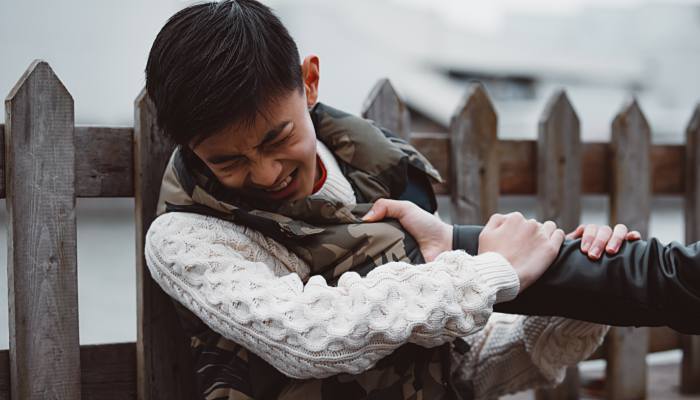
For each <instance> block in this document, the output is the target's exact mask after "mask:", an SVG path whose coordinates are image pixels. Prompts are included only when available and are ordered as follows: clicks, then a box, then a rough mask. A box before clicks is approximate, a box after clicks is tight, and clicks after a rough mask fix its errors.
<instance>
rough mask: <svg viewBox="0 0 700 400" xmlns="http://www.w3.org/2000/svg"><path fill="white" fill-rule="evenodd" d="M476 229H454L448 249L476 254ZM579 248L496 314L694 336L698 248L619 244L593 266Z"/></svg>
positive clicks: (699, 286)
mask: <svg viewBox="0 0 700 400" xmlns="http://www.w3.org/2000/svg"><path fill="white" fill-rule="evenodd" d="M481 230H482V227H479V226H466V225H455V227H454V231H453V232H454V236H453V238H454V241H453V247H454V248H461V249H464V250H466V251H467V252H468V253H470V254H478V251H479V235H480V233H481ZM580 247H581V245H580V239H577V240H567V241H565V242H564V245H563V246H562V248H561V250H560V252H559V254H558V256H557V258H556V259H555V261H554V262H553V263H552V265H551V266H550V268H549V269H547V271H546V272H545V273H544V274H543V275H542V277H541V278H540V280H539V281H537V282H536V283H535V284H533V285H532V286H531V287H530V288H529V289H528V290H526V291H524V292H523V293H521V294H520V295H519V296H518V297H517V298H516V299H515V300H513V301H510V302H507V303H504V304H499V305H497V306H496V308H495V309H496V311H499V312H506V313H515V314H527V315H558V316H563V317H568V318H575V319H581V320H586V321H591V322H598V323H605V324H610V325H617V326H662V325H666V326H669V327H671V328H673V329H675V330H677V331H679V332H683V333H691V334H698V333H700V243H693V244H690V245H687V246H683V245H681V244H679V243H677V242H673V243H670V244H666V245H664V244H663V243H661V242H659V240H657V239H653V238H652V239H650V240H649V241H635V242H623V243H622V245H621V246H620V249H619V252H618V253H617V254H614V255H610V254H603V256H602V257H601V259H600V260H598V261H592V260H590V259H589V258H588V257H587V256H586V255H585V254H583V253H582V252H581V251H580Z"/></svg>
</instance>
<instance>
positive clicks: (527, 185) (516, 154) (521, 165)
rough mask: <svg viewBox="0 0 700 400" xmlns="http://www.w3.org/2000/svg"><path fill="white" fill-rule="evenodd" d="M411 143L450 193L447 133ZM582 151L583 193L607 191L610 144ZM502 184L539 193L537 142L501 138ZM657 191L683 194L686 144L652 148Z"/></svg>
mask: <svg viewBox="0 0 700 400" xmlns="http://www.w3.org/2000/svg"><path fill="white" fill-rule="evenodd" d="M411 143H413V145H414V146H416V148H417V149H419V150H420V151H421V152H422V153H423V154H425V155H426V157H428V159H429V160H430V162H431V163H433V165H434V166H435V168H437V170H438V171H439V172H440V174H441V175H442V177H443V178H445V180H446V182H448V183H447V184H444V185H438V186H436V190H437V191H438V193H439V194H449V188H450V186H449V182H450V171H449V163H450V159H451V157H450V154H449V149H450V147H449V135H448V134H446V133H420V132H414V133H412V134H411ZM581 146H582V152H581V158H582V165H583V169H582V182H581V185H582V186H581V191H582V193H583V194H606V193H608V191H609V188H610V182H611V176H610V175H611V174H610V159H609V157H610V145H609V144H608V143H598V142H588V143H586V142H584V143H582V144H581ZM498 155H499V156H498V158H499V171H500V178H499V187H500V193H501V194H524V195H527V194H535V193H537V142H536V141H532V140H500V141H499V142H498ZM651 156H652V159H651V166H652V180H653V187H652V189H653V193H654V194H672V195H680V194H683V193H684V187H685V184H684V182H683V176H684V175H683V174H684V171H685V165H684V160H685V146H683V145H654V146H652V149H651Z"/></svg>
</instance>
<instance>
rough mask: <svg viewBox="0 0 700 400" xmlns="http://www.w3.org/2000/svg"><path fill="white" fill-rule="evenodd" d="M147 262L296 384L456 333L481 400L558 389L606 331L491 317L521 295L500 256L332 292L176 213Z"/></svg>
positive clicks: (254, 245)
mask: <svg viewBox="0 0 700 400" xmlns="http://www.w3.org/2000/svg"><path fill="white" fill-rule="evenodd" d="M318 143H319V144H318V147H319V152H318V154H319V155H320V157H321V160H322V162H323V163H324V165H325V166H326V170H327V180H326V183H324V185H323V187H322V188H321V190H320V191H319V193H322V194H323V195H327V196H329V197H334V198H336V199H343V200H345V201H351V200H350V199H354V196H350V195H351V194H352V189H351V187H350V185H349V183H348V182H347V180H346V179H345V177H344V176H343V175H342V174H341V173H340V170H339V169H338V168H337V164H336V161H335V159H334V158H333V156H332V154H331V153H330V152H329V151H328V150H327V149H325V148H322V147H323V144H321V143H320V142H318ZM348 190H349V191H350V192H349V193H348V192H347V191H348ZM145 255H146V260H147V264H148V267H149V269H150V271H151V275H152V276H153V278H154V279H155V280H156V281H157V282H158V283H159V285H160V286H161V287H162V288H163V289H164V290H165V292H166V293H168V294H169V295H170V296H172V297H173V298H175V299H177V300H178V301H179V302H181V303H182V304H183V305H184V306H185V307H187V308H188V309H190V310H191V311H192V312H194V313H195V314H196V315H197V316H198V317H199V318H200V319H202V321H204V322H205V323H206V324H207V325H209V326H210V327H211V328H212V329H214V330H215V331H217V332H219V333H220V334H222V335H223V336H224V337H226V338H228V339H230V340H233V341H235V342H237V343H239V344H241V345H243V346H245V347H246V348H248V349H249V350H250V351H252V352H254V353H256V354H258V355H259V356H260V357H262V358H263V359H264V360H265V361H267V362H268V363H270V364H271V365H273V366H274V367H276V368H277V369H279V370H280V371H281V372H283V373H284V374H286V375H288V376H290V377H293V378H298V379H306V378H322V377H327V376H330V375H334V374H339V373H350V374H358V373H361V372H363V371H365V370H367V369H369V368H371V367H372V366H373V365H374V364H375V363H376V362H377V361H378V360H380V359H381V358H383V357H385V356H386V355H388V354H390V353H391V352H392V351H393V350H395V349H396V348H398V347H399V346H401V345H402V344H404V343H407V342H413V343H417V344H419V345H422V346H426V347H433V346H437V345H440V344H442V343H444V342H446V341H450V340H453V339H454V338H455V337H458V336H462V337H466V339H467V341H469V342H471V343H472V349H471V351H470V352H468V353H467V354H466V355H464V356H461V355H455V358H456V362H455V363H453V365H455V366H457V367H458V370H456V371H455V376H456V377H457V378H458V379H473V380H474V381H475V386H474V387H475V389H476V392H477V393H476V394H477V397H478V398H481V397H491V396H496V395H500V394H503V393H507V392H511V391H514V390H519V389H522V388H525V387H527V386H534V385H535V384H542V383H553V382H556V381H557V380H559V379H561V377H563V371H564V369H565V367H566V366H567V365H570V364H572V363H575V362H577V361H579V360H581V359H584V358H585V357H587V356H588V355H589V354H590V353H591V352H592V351H593V350H594V349H595V348H596V347H597V346H598V345H599V344H600V342H601V340H602V338H603V335H604V334H605V332H606V330H607V328H606V327H603V326H600V325H595V324H589V323H582V322H578V321H571V320H565V319H561V318H543V317H527V318H526V317H519V316H500V315H498V314H494V315H493V316H491V311H492V307H493V305H494V304H495V303H497V302H501V301H507V300H510V299H512V298H514V297H515V296H516V295H517V293H518V278H517V275H516V274H515V271H514V270H513V268H512V267H511V266H510V265H509V264H508V262H507V261H506V260H505V259H504V258H503V257H502V256H500V255H499V254H496V253H485V254H481V255H478V256H471V255H468V254H467V253H465V252H464V251H461V250H458V251H450V252H445V253H443V254H442V255H440V256H439V257H438V258H437V259H436V260H434V261H432V262H429V263H426V264H423V265H411V264H408V263H404V262H391V263H388V264H385V265H382V266H379V267H377V268H375V269H374V270H373V271H371V272H370V273H369V274H368V275H367V276H366V277H364V278H362V277H360V276H359V275H358V274H356V273H354V272H348V273H345V274H343V275H342V276H341V278H340V280H339V281H338V285H337V287H330V286H328V285H327V284H326V282H325V280H324V279H323V278H321V277H320V276H314V277H311V278H310V279H308V281H307V282H306V284H304V283H303V282H304V281H305V280H306V279H307V278H309V267H308V265H306V264H305V263H304V261H302V260H301V259H299V258H298V257H297V256H296V255H295V254H294V253H292V252H290V251H289V250H287V249H286V248H285V247H284V246H282V245H281V244H279V243H278V242H276V241H274V240H272V239H270V238H267V237H264V236H263V235H262V234H260V233H259V232H257V231H254V230H252V229H249V228H246V227H244V226H240V225H235V224H233V223H230V222H227V221H224V220H220V219H217V218H213V217H208V216H202V215H198V214H190V213H178V212H173V213H167V214H164V215H161V216H160V217H158V218H157V219H156V220H155V221H154V222H153V224H152V225H151V227H150V229H149V231H148V234H147V237H146V248H145ZM489 316H491V319H489ZM487 321H488V322H487ZM484 327H486V329H482V328H484ZM515 377H517V379H515Z"/></svg>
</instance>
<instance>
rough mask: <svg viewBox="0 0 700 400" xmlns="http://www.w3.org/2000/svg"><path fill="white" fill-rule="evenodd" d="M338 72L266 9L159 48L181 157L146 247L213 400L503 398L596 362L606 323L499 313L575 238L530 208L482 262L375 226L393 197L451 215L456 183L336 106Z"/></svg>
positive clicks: (151, 82)
mask: <svg viewBox="0 0 700 400" xmlns="http://www.w3.org/2000/svg"><path fill="white" fill-rule="evenodd" d="M319 76H320V69H319V59H318V57H316V56H308V57H306V58H305V59H304V60H303V62H302V61H301V60H300V59H299V56H298V53H297V48H296V45H295V44H294V41H293V40H292V39H291V37H290V36H289V34H288V33H287V31H286V29H285V28H284V26H283V25H282V24H281V23H280V21H279V20H278V19H277V18H276V17H275V16H274V14H272V12H271V11H270V10H269V9H268V8H267V7H265V6H263V5H261V4H260V3H257V2H255V1H253V0H238V1H224V2H220V3H206V4H199V5H195V6H191V7H188V8H186V9H184V10H182V11H181V12H179V13H177V14H176V15H174V16H173V17H172V18H171V19H170V20H169V21H168V22H167V23H166V25H165V26H164V27H163V29H162V30H161V32H160V33H159V34H158V37H157V38H156V40H155V42H154V44H153V48H152V49H151V53H150V56H149V60H148V65H147V67H146V84H147V89H148V93H149V95H150V96H151V98H152V99H153V102H154V104H155V107H156V110H157V116H158V123H159V125H160V127H161V128H162V129H163V132H164V133H165V134H166V135H168V136H169V137H170V138H172V139H173V140H174V141H175V142H176V143H177V144H178V147H177V149H176V150H175V152H174V153H173V156H172V158H171V160H170V163H169V165H168V168H167V169H166V172H165V175H164V178H163V184H162V188H161V198H160V203H159V213H160V214H161V215H160V216H159V217H158V218H157V219H156V220H155V221H154V222H153V224H152V225H151V227H150V229H149V232H148V235H147V239H146V250H145V253H146V254H145V255H146V259H147V261H148V266H149V269H150V271H151V274H152V276H153V278H154V279H155V280H156V281H157V282H158V283H159V284H160V285H161V287H163V289H164V290H165V291H166V292H167V293H168V294H169V295H170V296H172V297H173V299H174V300H176V302H175V304H176V306H177V307H178V310H179V311H180V313H181V316H182V320H183V323H184V326H185V328H186V330H187V331H188V332H189V333H190V335H191V336H192V346H193V354H194V356H195V364H196V371H197V375H196V376H197V380H198V386H199V388H200V392H201V394H202V397H203V398H206V399H219V398H249V397H252V398H305V399H306V398H326V397H328V398H333V399H338V398H388V399H392V398H398V399H404V398H417V397H420V396H423V397H426V398H454V397H458V398H482V397H493V396H497V395H500V394H503V393H507V392H512V391H515V390H521V389H524V388H527V387H532V386H535V385H541V384H551V383H554V382H556V381H557V380H559V379H561V378H562V377H563V372H564V369H565V367H566V366H568V365H571V364H573V363H576V362H577V361H579V360H581V359H584V358H585V357H587V356H588V355H589V354H590V353H591V352H592V351H593V350H594V349H595V348H596V347H597V346H598V344H599V343H600V341H601V340H602V337H603V335H604V334H605V332H606V330H607V328H606V327H605V326H601V325H596V324H590V323H585V322H579V321H573V320H567V319H562V318H551V317H521V316H510V317H504V316H493V317H491V310H492V308H493V306H494V304H497V303H502V302H505V301H508V300H512V299H513V298H514V297H515V296H516V295H517V294H518V292H519V291H520V290H523V289H524V288H525V287H527V286H528V285H530V284H532V283H533V282H534V281H535V280H536V279H537V278H538V277H539V276H540V275H541V274H542V273H543V272H544V271H545V269H546V267H547V266H548V265H549V264H550V263H551V262H552V261H553V260H554V259H555V257H556V255H557V252H558V249H559V247H560V246H561V243H562V241H563V240H564V234H563V232H561V230H558V229H556V226H555V225H554V224H553V223H551V222H546V223H544V224H539V223H536V222H534V221H526V220H525V219H524V218H522V216H519V215H517V214H514V215H512V216H510V217H508V221H507V226H508V229H507V230H500V231H498V232H495V233H493V234H492V235H488V236H484V237H482V238H481V239H480V240H479V246H480V248H481V249H482V250H483V249H490V250H491V251H488V252H483V251H482V254H479V255H473V256H472V255H469V254H467V253H465V252H464V251H461V250H456V251H451V249H448V248H445V249H442V248H441V249H439V251H433V250H435V249H430V248H426V247H425V246H424V242H425V241H424V238H423V237H416V238H414V237H413V236H412V235H410V234H408V233H407V231H406V230H404V229H403V228H402V226H401V224H399V223H398V222H397V221H396V220H391V221H380V222H371V223H370V222H367V221H363V220H362V216H364V215H365V214H366V213H367V211H369V209H370V208H371V206H372V203H373V202H375V201H377V200H379V199H381V198H391V199H403V200H409V201H412V202H414V203H416V204H419V205H420V206H421V207H423V208H424V209H426V210H428V211H429V212H430V213H433V212H434V211H435V197H434V194H433V192H432V190H431V187H430V180H431V179H440V177H439V175H438V174H437V172H436V171H435V170H434V168H433V167H432V166H431V165H430V163H429V162H428V161H427V160H426V159H425V158H424V157H423V156H422V155H421V154H420V153H418V152H417V151H416V150H415V149H414V148H413V147H412V146H410V145H409V144H407V143H405V142H404V141H402V140H400V139H398V138H396V137H394V136H393V135H392V134H391V133H390V132H387V131H385V130H383V129H382V128H380V127H378V126H376V125H374V124H373V123H372V122H371V121H366V120H363V119H361V118H358V117H355V116H352V115H349V114H345V113H343V112H341V111H339V110H336V109H333V108H331V107H329V106H327V105H324V104H322V103H319V102H318V101H317V99H318V82H319ZM403 222H406V220H404V221H403ZM436 226H440V225H436ZM430 232H434V233H435V234H437V235H439V236H440V240H441V242H442V241H444V240H451V233H450V232H448V231H446V230H444V229H437V230H432V231H431V230H430V229H427V230H425V231H424V232H422V234H423V235H425V234H428V235H429V234H430ZM416 239H417V240H416ZM443 250H444V251H443ZM490 317H491V318H490ZM185 378H186V377H185Z"/></svg>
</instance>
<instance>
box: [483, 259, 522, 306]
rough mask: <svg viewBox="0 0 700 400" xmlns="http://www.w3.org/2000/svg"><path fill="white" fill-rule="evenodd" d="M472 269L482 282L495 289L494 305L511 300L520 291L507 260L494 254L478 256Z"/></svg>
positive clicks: (516, 276) (513, 271) (516, 278)
mask: <svg viewBox="0 0 700 400" xmlns="http://www.w3.org/2000/svg"><path fill="white" fill-rule="evenodd" d="M477 259H478V260H479V262H478V263H475V265H474V269H475V270H476V272H477V273H478V274H479V275H480V276H481V278H482V279H483V280H484V282H485V283H486V284H487V285H489V286H490V287H492V288H493V289H495V291H496V302H495V303H496V304H498V303H503V302H506V301H511V300H513V299H514V298H515V297H516V296H517V295H518V292H519V291H520V279H519V278H518V274H517V273H516V272H515V269H513V267H512V266H511V265H510V263H509V262H508V260H506V258H505V257H503V256H502V255H500V254H498V253H495V252H487V253H483V254H479V256H478V257H477Z"/></svg>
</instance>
